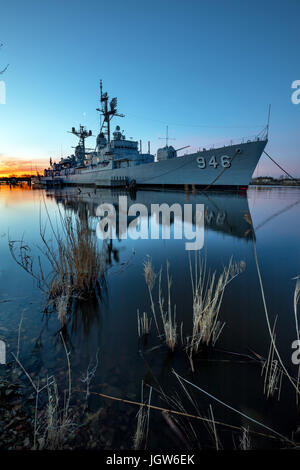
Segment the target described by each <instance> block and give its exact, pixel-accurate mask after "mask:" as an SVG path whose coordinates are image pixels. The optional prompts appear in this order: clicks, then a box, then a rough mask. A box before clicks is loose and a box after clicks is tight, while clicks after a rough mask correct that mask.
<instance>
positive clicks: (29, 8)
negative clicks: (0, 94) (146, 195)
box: [0, 0, 300, 176]
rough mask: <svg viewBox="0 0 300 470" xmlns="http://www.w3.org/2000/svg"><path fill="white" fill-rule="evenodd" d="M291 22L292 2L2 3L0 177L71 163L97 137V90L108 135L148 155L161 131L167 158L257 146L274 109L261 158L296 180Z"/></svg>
mask: <svg viewBox="0 0 300 470" xmlns="http://www.w3.org/2000/svg"><path fill="white" fill-rule="evenodd" d="M299 19H300V2H299V1H298V0H286V1H276V0H274V1H269V0H261V1H256V0H254V1H253V0H252V1H250V0H243V1H242V0H226V1H225V0H209V1H208V0H197V1H196V0H185V1H183V0H182V1H181V0H180V1H179V0H173V1H170V0H160V1H157V0H152V1H136V0H127V1H126V0H124V1H120V0H114V1H113V2H107V1H102V0H98V1H96V0H86V1H85V2H82V1H79V0H66V1H64V2H62V1H57V0H52V1H51V2H50V1H44V0H27V1H26V2H25V1H20V0H17V1H16V0H12V1H10V2H7V1H5V2H2V6H1V17H0V25H1V26H0V42H2V43H3V44H4V46H3V47H2V49H1V51H0V64H1V66H2V65H3V66H4V65H6V63H9V68H8V70H7V72H6V73H5V75H3V76H2V77H1V78H2V79H4V80H5V83H6V89H7V98H6V104H5V105H0V168H1V166H2V167H3V166H5V165H9V164H10V163H11V164H12V165H13V164H15V163H16V161H17V162H18V161H19V160H20V164H21V163H22V164H23V165H28V164H29V162H31V161H32V162H33V163H32V164H33V166H35V165H40V163H41V160H43V159H46V160H48V159H49V157H50V156H51V157H52V158H53V159H55V158H59V157H60V155H61V153H62V154H63V155H67V154H68V153H69V152H70V151H71V146H72V145H75V144H76V139H75V138H74V137H73V136H72V135H71V134H68V133H67V131H68V130H70V129H71V127H72V126H78V125H79V124H80V123H81V124H84V125H86V126H87V127H88V128H91V129H92V130H93V132H94V133H95V134H96V133H97V130H98V124H99V116H98V115H97V112H96V111H95V108H96V107H97V106H98V105H99V103H98V99H99V79H100V78H102V80H103V83H104V88H105V89H107V90H108V92H109V94H110V95H111V96H112V97H113V96H117V97H118V103H119V111H120V112H122V113H124V114H125V115H126V118H123V119H122V120H121V119H119V120H117V119H116V120H115V124H120V125H121V128H122V129H124V130H125V134H126V135H127V137H133V138H134V139H136V140H139V139H142V140H143V142H144V149H146V142H147V141H148V140H150V141H151V149H152V151H153V152H154V151H156V149H157V147H159V146H160V145H161V144H162V143H163V141H160V140H158V137H160V136H162V137H163V136H164V135H165V127H166V125H167V124H168V126H169V134H170V135H171V136H173V137H175V138H176V141H173V142H172V143H173V145H174V146H175V147H181V146H183V145H188V144H190V145H191V147H192V148H193V149H194V148H199V147H202V146H210V145H211V144H213V143H215V145H217V144H218V143H221V144H223V142H228V141H230V140H231V139H237V138H239V137H248V136H252V135H255V134H256V133H257V132H259V131H260V130H261V127H262V126H263V125H264V124H265V123H266V120H267V108H268V104H269V103H271V105H272V114H271V130H270V141H269V144H268V149H269V152H270V154H271V155H272V156H274V157H275V159H276V158H277V159H278V160H279V161H280V162H281V164H282V165H283V166H284V167H286V168H287V170H288V171H290V172H291V173H292V174H296V175H299V176H300V163H299V148H300V132H299V130H300V105H294V104H292V102H291V93H292V89H291V84H292V82H293V81H294V80H297V79H298V80H299V79H300V61H299V56H300V54H299V52H300V51H299ZM0 68H1V67H0ZM120 121H121V122H120ZM94 143H95V139H94V138H90V140H89V141H88V145H89V146H91V147H94ZM264 160H265V159H263V160H261V163H260V165H259V172H260V173H261V174H264V173H272V174H275V175H276V174H281V172H280V170H279V171H277V169H276V168H274V167H273V165H272V164H269V163H268V162H267V160H266V161H264Z"/></svg>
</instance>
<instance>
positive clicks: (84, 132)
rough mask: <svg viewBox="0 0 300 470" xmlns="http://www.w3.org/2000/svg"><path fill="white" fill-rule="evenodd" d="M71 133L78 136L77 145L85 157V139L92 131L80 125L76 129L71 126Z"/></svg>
mask: <svg viewBox="0 0 300 470" xmlns="http://www.w3.org/2000/svg"><path fill="white" fill-rule="evenodd" d="M71 134H74V135H76V136H77V137H79V147H80V148H81V149H82V154H83V155H84V157H85V153H86V152H85V150H86V149H85V139H86V138H87V137H90V136H91V135H92V131H91V130H90V131H88V130H86V128H85V127H84V126H82V125H80V127H79V130H78V131H77V130H76V129H75V127H72V131H71Z"/></svg>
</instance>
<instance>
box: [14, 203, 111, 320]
mask: <svg viewBox="0 0 300 470" xmlns="http://www.w3.org/2000/svg"><path fill="white" fill-rule="evenodd" d="M46 211H47V209H46ZM59 221H60V226H59V227H56V228H54V226H53V224H52V221H51V219H50V216H49V213H48V211H47V222H48V223H49V226H50V230H51V232H50V233H51V238H52V239H51V240H48V238H47V237H46V227H47V224H45V225H44V227H42V225H41V223H40V239H41V244H40V245H39V246H38V251H39V252H40V253H42V260H43V263H42V261H41V256H40V255H38V256H35V255H33V253H32V250H31V248H30V247H29V246H28V245H26V244H25V243H24V241H23V239H21V240H19V241H14V240H10V239H9V249H10V252H11V254H12V256H13V259H14V260H15V261H16V262H17V263H18V264H19V266H21V267H22V268H23V269H24V270H25V271H26V272H27V273H29V274H30V275H31V276H32V277H33V278H34V279H35V280H36V281H37V284H38V286H39V287H40V288H41V289H42V291H43V292H45V294H46V295H47V297H48V307H51V306H52V307H54V308H55V309H56V311H57V313H58V317H59V319H60V321H61V322H62V323H64V322H65V318H66V315H67V312H68V310H69V308H70V306H71V304H72V301H73V300H74V299H87V298H89V297H91V296H97V295H98V294H99V293H100V290H101V280H103V278H104V274H105V271H106V255H107V251H106V245H105V244H103V246H102V250H99V248H98V245H97V239H96V237H95V235H94V233H93V231H92V230H91V229H90V228H89V226H88V222H87V221H86V220H85V219H81V218H79V217H77V216H76V217H72V216H69V215H68V214H67V213H63V214H62V213H61V212H60V211H59ZM45 261H46V262H47V264H48V266H45Z"/></svg>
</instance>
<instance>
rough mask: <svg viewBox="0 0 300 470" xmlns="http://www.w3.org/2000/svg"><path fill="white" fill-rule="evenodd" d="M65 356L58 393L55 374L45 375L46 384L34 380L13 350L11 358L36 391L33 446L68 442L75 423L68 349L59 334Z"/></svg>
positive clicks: (55, 446) (53, 446) (58, 445)
mask: <svg viewBox="0 0 300 470" xmlns="http://www.w3.org/2000/svg"><path fill="white" fill-rule="evenodd" d="M60 336H61V340H62V344H63V348H64V350H65V354H66V359H67V389H66V390H65V391H64V392H63V393H60V392H59V389H58V386H57V382H56V379H55V377H54V376H50V377H47V379H46V384H45V385H43V386H40V381H39V380H38V381H37V383H35V382H34V381H33V379H32V378H31V376H30V374H29V373H28V372H27V371H26V369H25V368H24V366H23V365H22V363H21V362H20V360H19V358H17V357H16V356H15V355H14V354H13V353H12V355H13V356H14V359H15V360H16V362H17V363H18V365H19V366H20V368H21V369H22V370H23V372H24V373H25V375H26V377H27V378H28V380H29V381H30V383H31V385H32V387H33V389H34V392H35V412H34V433H33V450H43V449H49V450H60V449H63V448H64V447H65V445H66V444H69V442H70V440H71V438H72V437H73V433H74V431H75V430H76V429H77V428H78V425H77V424H76V423H75V422H74V419H75V413H74V409H72V408H71V406H70V402H71V395H72V381H71V363H70V357H69V355H70V353H69V352H68V351H67V348H66V344H65V341H64V339H63V336H62V334H60ZM45 392H47V400H46V403H45V404H44V405H43V406H42V407H41V396H42V395H43V394H44V393H45Z"/></svg>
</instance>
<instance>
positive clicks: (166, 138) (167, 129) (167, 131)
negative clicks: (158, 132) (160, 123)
mask: <svg viewBox="0 0 300 470" xmlns="http://www.w3.org/2000/svg"><path fill="white" fill-rule="evenodd" d="M159 139H160V140H165V141H166V147H168V144H169V140H176V139H175V137H169V126H167V128H166V137H159Z"/></svg>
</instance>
